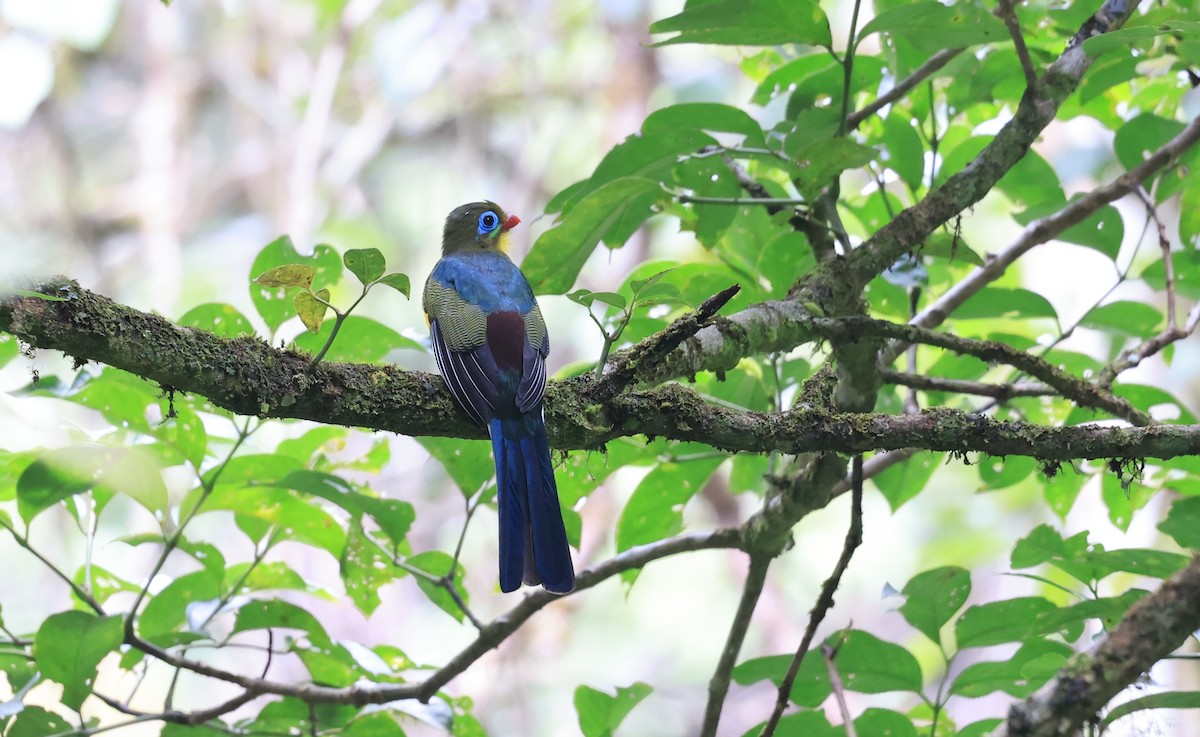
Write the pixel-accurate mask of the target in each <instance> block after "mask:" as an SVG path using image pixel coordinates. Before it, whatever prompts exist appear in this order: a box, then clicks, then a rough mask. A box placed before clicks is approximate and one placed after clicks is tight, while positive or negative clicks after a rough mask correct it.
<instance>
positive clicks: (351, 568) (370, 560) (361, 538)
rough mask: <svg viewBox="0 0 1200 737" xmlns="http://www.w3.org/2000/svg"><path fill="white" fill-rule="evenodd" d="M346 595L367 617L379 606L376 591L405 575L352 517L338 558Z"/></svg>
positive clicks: (377, 592)
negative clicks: (343, 546) (344, 543)
mask: <svg viewBox="0 0 1200 737" xmlns="http://www.w3.org/2000/svg"><path fill="white" fill-rule="evenodd" d="M338 562H339V564H340V566H341V570H340V573H341V576H342V585H343V586H345V588H346V595H347V596H349V597H350V601H352V602H354V605H355V606H356V607H358V610H359V611H360V612H362V613H363V614H365V615H367V616H368V617H369V616H371V614H372V613H373V612H374V611H375V610H376V609H377V608H378V607H379V604H380V598H379V590H380V589H381V588H383V586H385V585H386V584H389V583H391V582H392V581H394V580H395V579H397V578H399V577H401V576H403V575H405V571H403V570H402V569H400V568H397V567H396V566H395V564H394V562H393V560H392V556H391V555H390V554H385V553H384V551H382V550H380V548H379V545H378V544H376V543H374V542H372V541H371V540H370V539H369V538H368V537H367V536H366V534H365V533H364V532H363V529H362V524H361V523H360V522H359V521H357V520H355V519H352V520H351V521H350V525H349V526H348V529H347V534H346V547H345V549H344V550H343V551H342V557H341V559H340V560H339V561H338Z"/></svg>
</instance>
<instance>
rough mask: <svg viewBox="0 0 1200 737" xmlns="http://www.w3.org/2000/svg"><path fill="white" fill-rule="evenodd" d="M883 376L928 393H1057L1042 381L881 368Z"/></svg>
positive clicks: (1003, 396)
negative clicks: (975, 378) (958, 376)
mask: <svg viewBox="0 0 1200 737" xmlns="http://www.w3.org/2000/svg"><path fill="white" fill-rule="evenodd" d="M879 375H880V377H881V378H882V379H883V381H884V383H885V384H897V385H899V386H907V387H910V388H912V389H919V390H921V391H927V392H948V393H952V394H974V395H977V396H981V397H991V398H992V399H998V400H1000V401H1002V402H1003V401H1005V400H1008V399H1012V398H1013V397H1046V396H1051V395H1053V394H1056V392H1055V391H1054V389H1052V388H1050V387H1049V386H1047V385H1046V384H1043V383H1041V382H1033V381H1027V382H1015V383H1010V384H988V383H986V382H982V381H965V380H963V379H947V378H944V377H941V376H924V375H922V374H910V373H906V372H902V371H893V370H892V369H881V370H880V372H879Z"/></svg>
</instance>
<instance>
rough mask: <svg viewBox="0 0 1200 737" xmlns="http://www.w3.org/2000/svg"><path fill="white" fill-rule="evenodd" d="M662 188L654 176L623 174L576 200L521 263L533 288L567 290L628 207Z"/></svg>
mask: <svg viewBox="0 0 1200 737" xmlns="http://www.w3.org/2000/svg"><path fill="white" fill-rule="evenodd" d="M672 156H673V155H672ZM660 191H661V190H660V188H659V184H658V182H655V181H653V180H650V179H642V178H637V177H623V178H621V179H616V180H614V181H611V182H608V183H607V184H605V185H604V186H602V187H600V188H599V189H597V190H595V191H594V192H592V193H591V194H589V195H588V196H587V197H585V198H584V199H583V200H581V201H580V202H578V203H577V204H575V205H574V207H572V208H571V210H570V211H569V212H567V213H566V214H564V215H563V216H562V217H561V218H560V220H559V222H558V224H557V225H555V226H554V227H553V228H551V229H550V230H547V231H546V232H545V233H542V235H541V236H540V237H539V238H538V239H537V241H536V242H535V243H534V244H533V248H532V249H531V250H530V251H529V255H527V256H526V257H525V261H524V262H523V263H522V264H521V270H522V271H523V272H524V273H525V276H526V277H528V279H529V282H530V284H532V285H533V288H534V291H535V292H536V293H538V294H564V293H566V291H567V290H568V289H570V288H571V286H572V285H573V284H574V283H575V277H576V276H577V275H578V274H579V270H580V269H581V268H583V264H584V262H586V261H587V259H588V257H589V256H591V255H592V251H593V250H595V248H596V246H597V245H598V244H599V243H600V241H601V239H602V238H604V237H605V235H606V234H607V233H608V231H609V229H610V228H612V227H613V225H614V224H615V223H616V222H617V220H618V219H620V218H621V217H622V216H623V215H624V214H625V212H626V210H627V209H628V208H629V207H630V206H631V205H632V204H633V203H634V202H635V201H637V200H638V199H639V198H641V197H643V196H646V195H653V194H654V193H656V192H660ZM664 196H665V193H664ZM645 215H646V216H648V215H649V212H647V213H645ZM608 245H609V246H620V245H622V244H621V243H608Z"/></svg>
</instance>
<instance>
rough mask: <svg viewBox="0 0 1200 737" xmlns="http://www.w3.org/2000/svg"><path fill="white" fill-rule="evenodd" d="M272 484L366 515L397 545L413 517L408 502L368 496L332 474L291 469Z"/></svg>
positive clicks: (404, 535)
mask: <svg viewBox="0 0 1200 737" xmlns="http://www.w3.org/2000/svg"><path fill="white" fill-rule="evenodd" d="M272 483H273V485H276V486H280V487H282V488H285V489H292V490H294V491H299V492H301V493H303V494H308V495H310V496H315V497H318V498H320V499H324V500H325V501H327V502H332V503H333V504H336V505H337V506H339V507H341V508H342V509H344V510H346V511H347V512H349V513H351V514H353V515H356V516H361V515H366V516H368V517H370V518H371V519H372V520H374V521H375V523H376V524H378V525H379V529H381V530H383V533H384V534H385V535H387V536H388V539H390V540H391V541H392V542H393V543H395V544H397V545H398V544H400V543H401V542H403V541H404V539H405V538H406V537H407V536H408V531H409V528H411V527H412V523H413V520H415V519H416V512H415V511H414V509H413V506H412V505H411V504H409V503H408V502H402V501H399V500H397V499H380V498H378V497H373V496H368V495H366V494H363V493H362V492H360V491H359V490H358V489H357V488H356V487H355V486H354V485H352V484H351V483H350V482H348V481H346V480H345V479H343V478H341V477H339V476H334V475H332V474H328V473H321V472H319V471H307V470H303V471H292V472H291V473H289V474H288V475H287V476H284V477H283V478H282V479H279V480H278V481H274V482H272Z"/></svg>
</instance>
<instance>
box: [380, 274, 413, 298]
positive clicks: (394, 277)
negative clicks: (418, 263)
mask: <svg viewBox="0 0 1200 737" xmlns="http://www.w3.org/2000/svg"><path fill="white" fill-rule="evenodd" d="M379 283H380V284H386V285H388V286H389V287H391V288H392V289H395V290H396V291H397V292H399V293H400V294H403V295H404V296H405V297H410V296H411V295H410V294H409V289H410V288H411V285H410V284H409V282H408V274H386V275H384V276H383V277H382V278H381V279H380V280H379Z"/></svg>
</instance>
